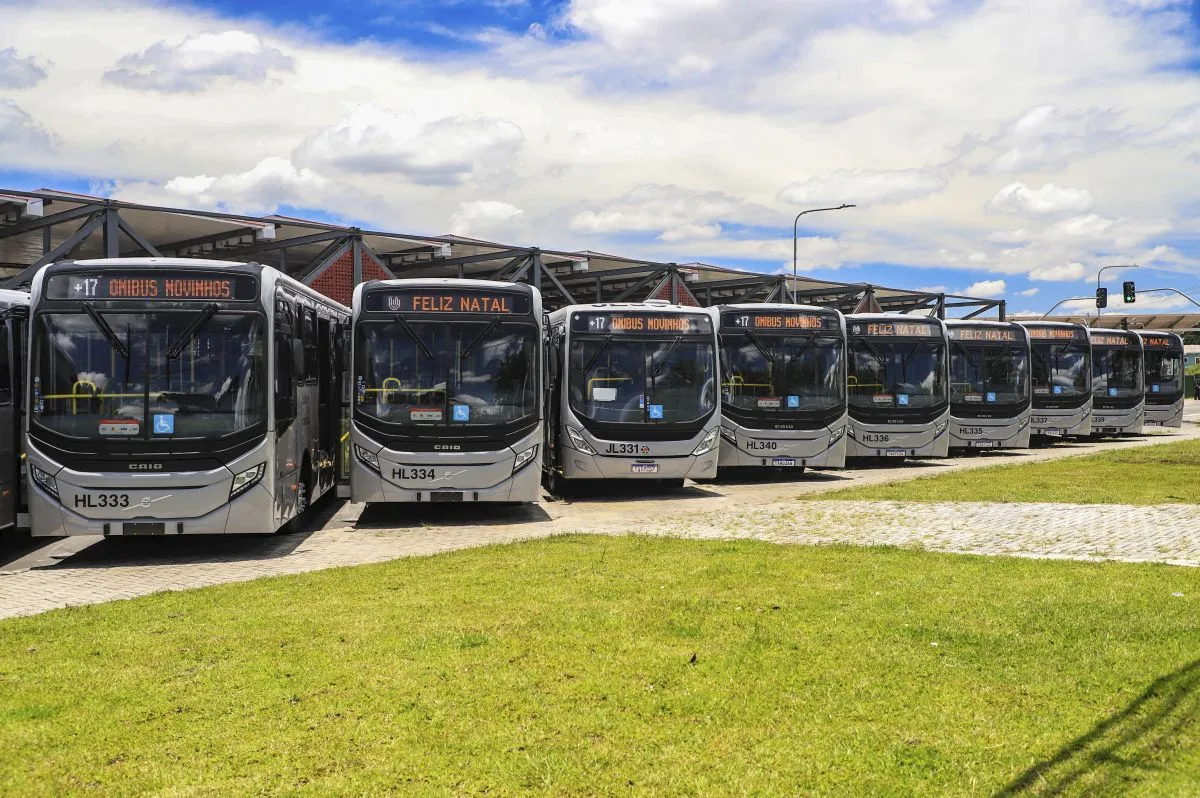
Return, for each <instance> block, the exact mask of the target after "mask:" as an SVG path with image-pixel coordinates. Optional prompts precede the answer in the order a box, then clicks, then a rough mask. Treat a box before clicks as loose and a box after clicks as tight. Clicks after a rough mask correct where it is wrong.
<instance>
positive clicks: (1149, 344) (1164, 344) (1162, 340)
mask: <svg viewBox="0 0 1200 798" xmlns="http://www.w3.org/2000/svg"><path fill="white" fill-rule="evenodd" d="M1142 345H1143V346H1145V347H1146V348H1147V349H1177V348H1178V347H1179V344H1177V343H1176V342H1175V339H1174V338H1172V337H1171V336H1169V335H1146V334H1144V333H1143V335H1142Z"/></svg>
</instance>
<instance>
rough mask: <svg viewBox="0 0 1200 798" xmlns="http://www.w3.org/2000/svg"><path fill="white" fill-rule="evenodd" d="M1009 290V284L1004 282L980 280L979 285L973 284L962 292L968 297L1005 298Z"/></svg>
mask: <svg viewBox="0 0 1200 798" xmlns="http://www.w3.org/2000/svg"><path fill="white" fill-rule="evenodd" d="M1007 290H1008V284H1007V283H1005V282H1004V281H1003V280H980V281H979V282H977V283H971V284H970V285H968V286H967V287H966V288H964V289H963V291H962V292H963V294H964V295H966V296H978V297H984V298H991V297H998V296H1003V295H1004V292H1005V291H1007Z"/></svg>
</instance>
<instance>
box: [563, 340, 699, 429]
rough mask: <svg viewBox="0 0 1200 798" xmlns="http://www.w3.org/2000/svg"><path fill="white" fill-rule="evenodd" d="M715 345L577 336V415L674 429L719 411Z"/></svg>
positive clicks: (572, 381)
mask: <svg viewBox="0 0 1200 798" xmlns="http://www.w3.org/2000/svg"><path fill="white" fill-rule="evenodd" d="M715 366H716V357H715V352H714V351H713V343H712V339H711V338H709V337H707V336H705V337H700V336H695V335H691V336H689V335H678V336H675V337H672V338H661V339H658V338H655V339H646V338H620V339H618V338H615V337H613V336H603V337H595V338H592V337H588V338H583V337H579V336H576V337H574V338H573V340H572V342H571V359H570V376H569V380H568V383H569V391H570V404H571V409H572V410H573V411H575V413H576V414H578V415H580V416H582V417H584V418H587V419H591V420H592V421H598V422H606V423H619V424H671V423H687V422H695V421H698V420H700V419H704V418H707V417H708V416H709V415H711V414H712V412H713V411H714V410H715V409H716V402H717V391H716V380H715V379H714V377H715V370H716V369H715Z"/></svg>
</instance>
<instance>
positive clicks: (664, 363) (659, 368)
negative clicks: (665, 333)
mask: <svg viewBox="0 0 1200 798" xmlns="http://www.w3.org/2000/svg"><path fill="white" fill-rule="evenodd" d="M682 340H683V336H682V335H676V336H675V339H674V340H673V341H671V346H670V347H668V348H667V353H666V354H665V355H663V359H662V362H661V363H659V364H658V365H657V366H655V367H654V371H652V372H650V378H651V379H654V378H655V377H658V376H660V375H661V374H662V373H663V372H664V371H666V370H667V364H668V363H670V362H671V355H673V354H675V349H676V348H677V347H678V346H679V342H680V341H682Z"/></svg>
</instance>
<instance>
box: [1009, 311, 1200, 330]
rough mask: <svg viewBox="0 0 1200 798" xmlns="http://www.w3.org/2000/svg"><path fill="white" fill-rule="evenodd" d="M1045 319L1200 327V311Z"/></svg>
mask: <svg viewBox="0 0 1200 798" xmlns="http://www.w3.org/2000/svg"><path fill="white" fill-rule="evenodd" d="M1037 318H1039V317H1037V316H1029V317H1026V316H1021V317H1020V318H1019V319H1018V321H1034V320H1036V319H1037ZM1045 321H1069V322H1071V323H1073V324H1082V325H1084V326H1085V327H1098V328H1103V329H1108V330H1111V329H1129V330H1175V331H1180V330H1195V329H1200V313H1179V312H1175V313H1168V312H1159V313H1136V314H1135V313H1128V314H1126V313H1105V314H1103V315H1100V316H1097V315H1096V314H1094V313H1093V314H1091V315H1087V314H1079V315H1067V316H1047V317H1046V318H1045Z"/></svg>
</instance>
